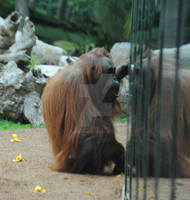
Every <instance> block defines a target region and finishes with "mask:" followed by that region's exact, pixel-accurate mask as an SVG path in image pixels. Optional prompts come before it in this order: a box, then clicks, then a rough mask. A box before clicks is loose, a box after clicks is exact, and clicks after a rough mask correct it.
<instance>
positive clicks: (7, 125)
mask: <svg viewBox="0 0 190 200" xmlns="http://www.w3.org/2000/svg"><path fill="white" fill-rule="evenodd" d="M26 128H44V126H33V125H31V124H21V123H15V122H11V121H7V120H1V121H0V130H17V129H26Z"/></svg>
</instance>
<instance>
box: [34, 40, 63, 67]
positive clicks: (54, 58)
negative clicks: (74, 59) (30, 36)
mask: <svg viewBox="0 0 190 200" xmlns="http://www.w3.org/2000/svg"><path fill="white" fill-rule="evenodd" d="M32 54H34V55H35V56H36V57H37V58H38V59H39V64H47V65H58V64H59V61H60V58H61V56H63V55H66V51H65V50H64V49H62V48H60V47H56V46H53V45H50V44H47V43H45V42H42V41H40V40H37V41H36V45H35V46H34V47H33V48H32Z"/></svg>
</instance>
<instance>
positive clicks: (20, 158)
mask: <svg viewBox="0 0 190 200" xmlns="http://www.w3.org/2000/svg"><path fill="white" fill-rule="evenodd" d="M22 161H23V159H22V156H21V154H20V155H18V156H17V157H16V159H15V160H13V162H22Z"/></svg>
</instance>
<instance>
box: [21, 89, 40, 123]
mask: <svg viewBox="0 0 190 200" xmlns="http://www.w3.org/2000/svg"><path fill="white" fill-rule="evenodd" d="M24 116H25V117H26V119H27V120H28V121H29V122H30V123H31V124H33V125H35V126H39V125H42V124H44V121H43V117H42V105H41V98H40V94H39V93H37V92H35V91H34V92H31V93H29V94H26V95H25V98H24Z"/></svg>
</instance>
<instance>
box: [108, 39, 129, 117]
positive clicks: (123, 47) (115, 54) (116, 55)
mask: <svg viewBox="0 0 190 200" xmlns="http://www.w3.org/2000/svg"><path fill="white" fill-rule="evenodd" d="M130 48H131V43H129V42H118V43H115V44H114V45H113V47H112V48H111V51H110V53H111V56H112V59H113V63H114V65H115V66H116V67H117V66H119V65H120V64H121V63H123V62H124V61H125V60H126V59H129V57H130ZM128 87H129V81H128V79H127V78H123V79H122V81H121V84H120V91H119V97H118V100H119V102H120V103H121V108H122V111H123V113H124V114H127V113H128V95H129V88H128Z"/></svg>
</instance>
